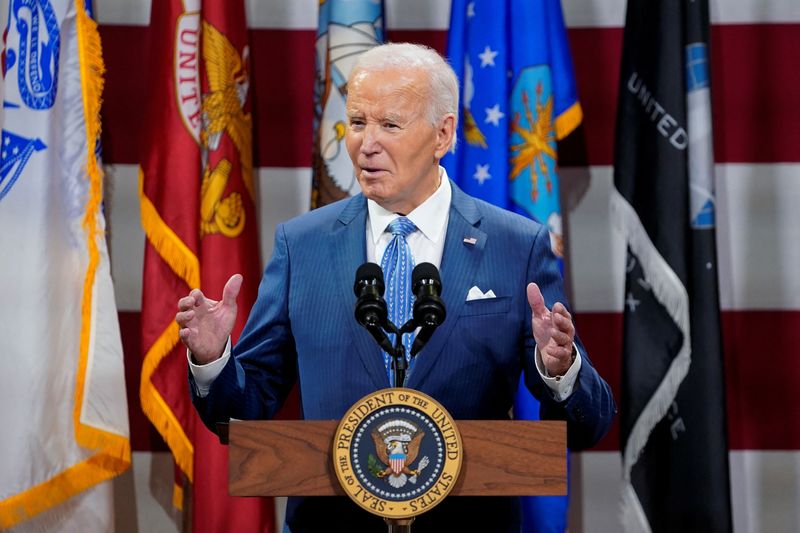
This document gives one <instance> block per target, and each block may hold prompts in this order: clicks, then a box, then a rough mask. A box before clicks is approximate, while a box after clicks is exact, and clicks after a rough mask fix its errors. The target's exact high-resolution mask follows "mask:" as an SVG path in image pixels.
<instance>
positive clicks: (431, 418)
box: [333, 389, 463, 519]
mask: <svg viewBox="0 0 800 533" xmlns="http://www.w3.org/2000/svg"><path fill="white" fill-rule="evenodd" d="M462 457H463V449H462V446H461V435H460V434H459V433H458V428H457V427H456V424H455V422H454V421H453V419H452V417H451V416H450V415H449V414H448V413H447V411H445V409H444V407H442V406H441V404H439V403H438V402H437V401H436V400H434V399H433V398H431V397H430V396H428V395H427V394H423V393H421V392H419V391H415V390H411V389H383V390H379V391H377V392H375V393H372V394H370V395H368V396H365V397H363V398H361V399H360V400H359V401H358V402H356V404H355V405H354V406H353V407H352V408H351V409H350V411H348V412H347V413H346V414H345V415H344V417H342V421H341V422H340V423H339V427H338V428H337V429H336V433H335V435H334V441H333V462H334V464H333V467H334V470H335V471H336V476H337V477H338V479H339V483H340V484H341V486H342V488H343V489H344V491H345V492H346V493H347V495H348V496H350V498H351V499H352V500H353V501H354V502H356V503H357V504H358V505H359V506H361V507H363V508H364V509H366V510H367V511H369V512H371V513H373V514H376V515H378V516H382V517H384V518H390V519H406V518H411V517H414V516H417V515H419V514H422V513H424V512H425V511H428V510H429V509H431V508H433V507H434V506H436V505H437V504H438V503H439V502H441V501H442V500H443V499H444V497H445V496H447V494H448V493H449V492H450V491H451V490H452V488H453V486H454V485H455V482H456V479H457V478H458V473H459V472H460V470H461V459H462Z"/></svg>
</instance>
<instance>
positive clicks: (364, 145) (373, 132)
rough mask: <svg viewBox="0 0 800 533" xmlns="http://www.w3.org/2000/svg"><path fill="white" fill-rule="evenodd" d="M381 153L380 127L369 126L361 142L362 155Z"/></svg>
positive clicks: (365, 129)
mask: <svg viewBox="0 0 800 533" xmlns="http://www.w3.org/2000/svg"><path fill="white" fill-rule="evenodd" d="M380 151H381V143H380V126H377V125H374V124H367V126H366V127H365V128H364V136H363V138H362V141H361V153H362V154H364V155H372V154H376V153H378V152H380Z"/></svg>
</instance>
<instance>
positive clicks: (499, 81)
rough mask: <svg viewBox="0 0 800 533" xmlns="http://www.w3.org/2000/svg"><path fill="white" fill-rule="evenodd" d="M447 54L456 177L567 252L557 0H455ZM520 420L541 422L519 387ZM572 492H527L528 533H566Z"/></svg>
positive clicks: (563, 70)
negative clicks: (455, 122)
mask: <svg viewBox="0 0 800 533" xmlns="http://www.w3.org/2000/svg"><path fill="white" fill-rule="evenodd" d="M447 44H448V47H447V54H448V57H449V60H450V64H451V65H452V66H453V68H454V70H455V71H456V74H457V75H458V77H459V79H460V81H461V102H462V108H461V110H460V111H461V122H460V126H459V130H458V145H457V149H456V152H455V153H454V154H451V155H448V156H447V157H446V158H445V159H444V162H443V164H444V166H445V167H446V168H447V172H448V175H449V176H451V177H452V178H453V179H454V180H455V181H456V182H457V183H458V185H459V186H460V187H461V188H462V189H463V190H465V191H466V192H467V193H469V194H471V195H473V196H476V197H478V198H482V199H484V200H486V201H488V202H491V203H493V204H495V205H498V206H500V207H504V208H506V209H509V210H511V211H515V212H517V213H520V214H522V215H525V216H527V217H530V218H533V219H535V220H538V221H539V222H541V223H542V224H545V225H546V226H547V227H548V229H549V230H550V241H551V245H552V248H553V251H554V252H555V254H556V255H557V256H558V257H559V258H563V255H564V244H563V237H562V229H561V226H562V225H561V207H560V203H559V196H558V195H559V189H558V176H557V162H558V155H557V147H556V141H557V140H559V139H562V138H563V137H565V136H566V135H568V134H569V133H570V132H571V131H572V130H574V129H575V128H576V127H577V126H578V124H580V122H581V120H582V118H583V113H582V111H581V107H580V104H579V103H578V96H577V90H576V86H575V79H574V74H573V69H572V59H571V57H570V52H569V43H568V42H567V35H566V31H565V28H564V20H563V15H562V12H561V4H560V3H559V0H542V1H537V2H530V1H525V0H503V1H490V0H473V1H467V0H454V1H453V5H452V8H451V12H450V33H449V36H448V43H447ZM514 412H515V417H517V418H520V419H526V420H537V419H538V418H539V404H538V402H537V401H536V399H535V398H533V396H532V395H531V394H530V392H529V391H528V390H527V388H525V386H524V383H522V382H521V383H520V387H519V390H518V393H517V398H516V403H515V408H514ZM567 504H568V500H567V497H565V496H547V497H532V498H524V501H523V522H524V524H523V525H524V530H525V531H537V532H539V531H561V532H563V531H565V530H566V527H567V524H566V519H567Z"/></svg>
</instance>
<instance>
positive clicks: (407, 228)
mask: <svg viewBox="0 0 800 533" xmlns="http://www.w3.org/2000/svg"><path fill="white" fill-rule="evenodd" d="M386 229H387V231H389V232H390V233H391V234H392V235H402V236H403V237H408V236H409V235H410V234H411V233H412V232H413V231H414V230H415V229H417V227H416V226H415V225H414V223H413V222H411V221H410V220H408V219H407V218H406V217H399V218H396V219H394V220H392V221H391V222H389V226H387V228H386Z"/></svg>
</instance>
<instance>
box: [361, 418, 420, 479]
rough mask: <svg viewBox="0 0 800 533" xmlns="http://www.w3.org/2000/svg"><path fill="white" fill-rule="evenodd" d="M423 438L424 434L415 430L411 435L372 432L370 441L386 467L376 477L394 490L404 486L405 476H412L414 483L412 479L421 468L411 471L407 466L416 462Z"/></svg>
mask: <svg viewBox="0 0 800 533" xmlns="http://www.w3.org/2000/svg"><path fill="white" fill-rule="evenodd" d="M409 425H410V424H409ZM415 429H416V428H415ZM387 433H388V434H387ZM424 436H425V432H424V431H421V430H416V431H414V432H413V433H411V432H409V431H400V432H395V431H380V430H379V429H375V430H373V431H372V440H373V441H374V443H375V451H376V452H377V454H378V459H379V460H380V461H381V462H382V463H383V464H385V465H387V466H386V468H385V469H384V470H382V471H380V472H378V473H377V476H378V477H379V478H385V479H386V481H387V482H388V483H389V484H390V485H392V486H393V487H395V488H400V487H402V486H403V485H405V484H406V481H407V479H408V477H407V476H412V481H416V480H415V479H414V478H415V477H416V476H417V475H418V474H419V472H420V470H421V468H420V469H419V470H411V469H410V468H409V467H408V465H410V464H412V463H413V462H414V461H416V460H417V455H419V447H420V444H421V443H422V438H423V437H424ZM423 468H424V467H423Z"/></svg>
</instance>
